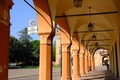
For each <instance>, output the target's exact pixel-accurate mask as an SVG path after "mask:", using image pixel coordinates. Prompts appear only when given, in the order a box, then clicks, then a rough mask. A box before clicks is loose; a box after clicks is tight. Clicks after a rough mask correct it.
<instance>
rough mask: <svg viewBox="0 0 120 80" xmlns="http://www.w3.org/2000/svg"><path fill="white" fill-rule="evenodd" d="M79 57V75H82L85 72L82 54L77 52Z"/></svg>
mask: <svg viewBox="0 0 120 80" xmlns="http://www.w3.org/2000/svg"><path fill="white" fill-rule="evenodd" d="M79 59H80V76H83V75H84V74H85V65H84V64H85V61H84V54H82V53H79Z"/></svg>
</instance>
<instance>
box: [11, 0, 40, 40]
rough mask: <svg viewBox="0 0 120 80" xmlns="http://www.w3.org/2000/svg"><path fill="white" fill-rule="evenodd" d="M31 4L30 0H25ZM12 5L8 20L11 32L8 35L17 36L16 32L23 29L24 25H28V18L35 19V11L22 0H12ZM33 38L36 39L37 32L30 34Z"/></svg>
mask: <svg viewBox="0 0 120 80" xmlns="http://www.w3.org/2000/svg"><path fill="white" fill-rule="evenodd" d="M27 1H28V2H29V3H30V4H31V5H33V2H32V0H27ZM13 2H14V5H13V7H12V9H11V11H10V16H11V18H10V22H11V24H12V25H11V30H10V31H11V32H10V35H12V36H15V37H16V38H19V36H18V32H19V31H21V30H23V29H24V28H25V27H29V24H28V23H29V20H30V19H36V12H35V11H34V10H33V9H32V8H31V7H30V6H28V5H27V4H26V3H25V2H24V0H13ZM36 20H37V19H36ZM30 36H31V37H32V38H33V40H36V39H37V40H38V39H39V37H38V35H37V34H32V35H30Z"/></svg>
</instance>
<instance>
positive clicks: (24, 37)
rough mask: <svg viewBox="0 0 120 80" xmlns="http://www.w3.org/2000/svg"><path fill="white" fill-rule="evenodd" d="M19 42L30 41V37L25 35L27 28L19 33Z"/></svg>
mask: <svg viewBox="0 0 120 80" xmlns="http://www.w3.org/2000/svg"><path fill="white" fill-rule="evenodd" d="M19 36H20V37H19V40H20V41H23V40H24V41H30V40H32V37H31V36H30V35H28V34H27V28H24V29H23V30H21V31H19Z"/></svg>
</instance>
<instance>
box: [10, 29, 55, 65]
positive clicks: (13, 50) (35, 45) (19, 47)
mask: <svg viewBox="0 0 120 80" xmlns="http://www.w3.org/2000/svg"><path fill="white" fill-rule="evenodd" d="M19 33H20V37H19V39H16V38H15V37H13V36H11V37H10V54H9V55H10V56H9V59H10V60H9V61H10V62H23V63H24V65H29V66H30V65H35V66H38V65H39V55H40V51H39V50H40V41H39V40H32V41H31V39H32V38H31V37H30V36H29V35H28V34H27V28H25V29H23V30H22V31H20V32H19ZM55 55H56V42H54V43H53V47H52V60H54V61H55V57H56V56H55Z"/></svg>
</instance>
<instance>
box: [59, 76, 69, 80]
mask: <svg viewBox="0 0 120 80" xmlns="http://www.w3.org/2000/svg"><path fill="white" fill-rule="evenodd" d="M61 80H71V77H70V76H69V77H61Z"/></svg>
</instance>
